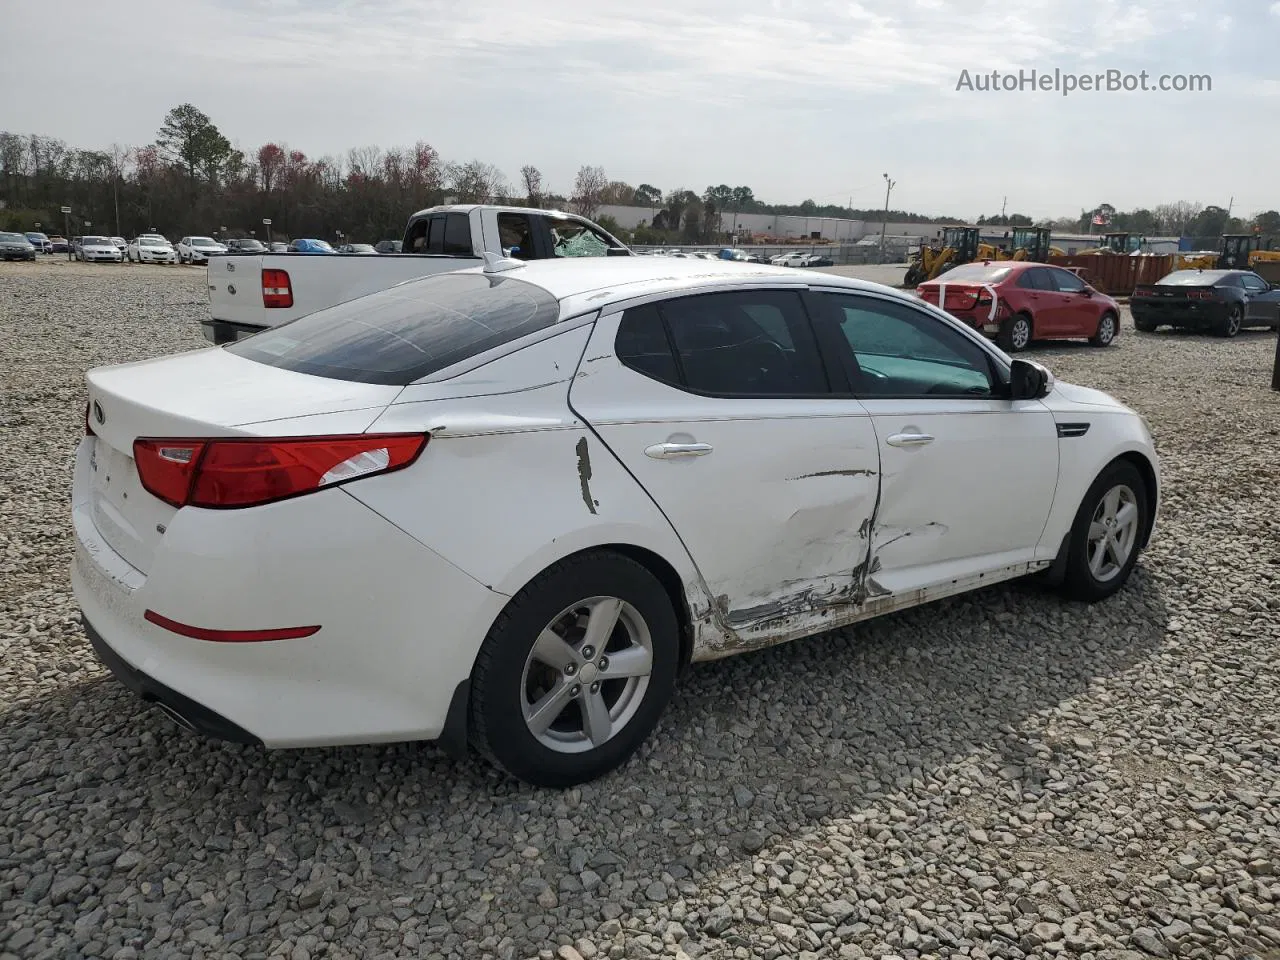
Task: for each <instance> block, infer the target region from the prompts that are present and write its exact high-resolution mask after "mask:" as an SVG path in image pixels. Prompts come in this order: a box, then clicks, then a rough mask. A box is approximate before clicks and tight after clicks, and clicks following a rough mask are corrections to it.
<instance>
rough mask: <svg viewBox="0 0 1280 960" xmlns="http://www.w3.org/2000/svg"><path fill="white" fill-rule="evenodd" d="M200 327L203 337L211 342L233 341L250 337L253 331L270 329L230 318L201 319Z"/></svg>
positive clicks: (258, 331)
mask: <svg viewBox="0 0 1280 960" xmlns="http://www.w3.org/2000/svg"><path fill="white" fill-rule="evenodd" d="M200 329H201V330H202V331H203V333H204V338H205V339H206V340H208V341H209V342H210V343H213V344H223V343H233V342H235V341H236V340H243V339H244V338H245V337H252V336H253V335H254V334H255V333H261V332H262V331H263V330H270V329H271V328H270V327H259V326H257V325H255V324H252V323H236V322H234V321H232V320H201V321H200Z"/></svg>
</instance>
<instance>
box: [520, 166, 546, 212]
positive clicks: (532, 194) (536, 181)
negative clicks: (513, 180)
mask: <svg viewBox="0 0 1280 960" xmlns="http://www.w3.org/2000/svg"><path fill="white" fill-rule="evenodd" d="M520 182H521V183H523V184H524V195H525V200H526V202H527V203H528V204H529V206H531V207H540V206H542V196H543V194H542V171H541V170H539V169H538V168H537V167H535V166H534V165H533V164H531V163H530V164H525V165H524V166H523V167H521V168H520Z"/></svg>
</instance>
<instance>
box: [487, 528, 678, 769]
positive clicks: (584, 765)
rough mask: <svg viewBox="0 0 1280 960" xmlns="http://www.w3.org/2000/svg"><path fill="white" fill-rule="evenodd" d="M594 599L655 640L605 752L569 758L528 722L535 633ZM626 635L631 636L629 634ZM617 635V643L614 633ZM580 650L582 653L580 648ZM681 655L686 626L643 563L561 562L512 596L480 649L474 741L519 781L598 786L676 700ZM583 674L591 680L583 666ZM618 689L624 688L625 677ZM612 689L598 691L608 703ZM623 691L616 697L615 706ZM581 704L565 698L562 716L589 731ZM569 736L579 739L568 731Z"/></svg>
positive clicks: (596, 557) (586, 557) (595, 555)
mask: <svg viewBox="0 0 1280 960" xmlns="http://www.w3.org/2000/svg"><path fill="white" fill-rule="evenodd" d="M594 597H613V598H617V599H618V600H621V601H623V602H624V603H625V604H627V605H629V606H630V608H631V610H632V612H634V613H636V614H638V616H639V617H640V618H641V620H642V622H643V624H644V626H645V627H647V632H648V637H649V640H650V643H651V652H652V656H651V672H650V674H649V678H648V684H647V686H646V687H644V688H643V689H642V690H640V691H639V692H638V693H636V694H634V695H635V696H638V697H639V701H638V706H636V707H635V708H634V712H633V713H632V715H631V716H630V718H629V719H628V720H627V721H626V722H625V724H624V725H623V726H622V728H621V729H619V730H616V731H613V732H612V733H611V735H610V736H609V738H608V739H607V740H605V741H604V742H603V743H602V744H600V745H599V746H595V747H588V748H587V749H584V750H581V751H580V752H563V751H561V750H557V749H554V748H553V747H551V746H548V745H546V744H545V743H543V742H542V741H541V740H539V739H538V738H537V737H535V735H534V733H533V732H532V731H531V730H530V728H529V726H528V724H527V723H526V721H525V715H524V709H525V706H524V705H525V702H526V695H527V693H528V689H527V686H526V684H527V683H528V680H529V678H528V677H527V676H526V669H527V665H528V664H530V663H531V659H530V658H531V654H532V651H533V648H534V643H535V641H536V640H537V638H538V636H539V635H540V634H541V633H542V632H543V631H544V630H547V629H548V628H549V627H550V626H551V625H553V624H555V623H558V622H560V617H559V615H560V614H561V612H562V611H566V610H568V609H570V608H572V607H574V606H576V605H578V604H580V603H584V602H585V601H587V600H588V599H589V598H594ZM621 633H622V634H623V635H625V634H626V630H625V629H623V630H621ZM611 636H613V637H615V638H617V637H618V632H617V631H615V633H614V634H611ZM571 645H572V644H571ZM575 649H576V650H577V651H578V652H579V653H581V651H582V649H583V645H582V643H581V642H579V643H578V644H577V646H576V648H575ZM608 649H609V650H612V649H613V647H612V645H610V647H609V648H608ZM597 654H599V652H598V651H597ZM679 659H680V627H679V622H678V621H677V619H676V614H675V611H674V610H673V609H672V604H671V598H670V597H669V596H668V594H667V591H666V590H665V589H664V588H663V586H662V584H661V583H660V582H659V581H658V579H657V578H656V577H655V576H654V575H653V574H652V573H650V572H649V571H648V570H647V569H645V567H643V566H641V565H640V564H639V563H637V562H636V561H634V560H631V559H630V558H628V557H624V556H621V555H619V554H616V553H612V552H608V551H592V552H589V553H583V554H578V555H576V556H573V557H569V558H567V559H565V560H561V561H560V562H559V563H556V564H554V565H552V566H551V567H549V568H548V569H547V570H545V571H543V572H542V573H541V574H539V575H538V576H537V577H536V578H535V579H534V580H533V581H532V582H531V583H529V585H528V586H526V587H525V588H524V589H523V590H521V591H520V592H519V593H517V594H516V595H515V596H514V597H512V598H511V601H510V602H509V603H508V604H507V606H506V608H505V609H504V610H503V611H502V613H501V614H500V615H499V616H498V619H497V620H496V621H495V622H494V624H493V627H492V628H491V629H490V631H489V634H488V636H486V637H485V640H484V643H483V644H482V645H481V647H480V653H479V654H478V655H477V657H476V663H475V668H474V669H473V671H472V674H471V696H470V723H469V739H470V742H471V745H472V746H473V747H475V748H476V750H477V751H479V752H480V753H481V754H482V755H484V756H485V757H486V758H488V759H489V760H490V761H491V762H493V763H494V764H496V765H497V766H498V767H500V768H502V769H503V770H505V771H507V773H509V774H511V775H512V776H513V777H516V778H518V779H520V780H523V781H525V782H526V783H530V784H533V785H534V786H539V787H553V788H564V787H571V786H574V785H575V784H579V783H585V782H587V781H589V780H594V779H596V778H597V777H600V776H603V775H604V774H606V773H608V772H609V771H610V770H613V769H615V768H616V767H618V766H621V765H622V764H623V763H625V762H626V761H627V759H628V758H629V757H630V756H631V755H632V753H634V752H635V750H636V748H638V747H639V746H640V744H641V743H642V742H643V741H644V740H645V738H646V737H648V736H649V734H650V733H651V732H652V730H653V728H654V727H655V726H656V725H657V723H658V719H659V717H660V716H661V715H662V711H663V710H664V709H665V708H666V705H667V702H668V701H669V700H670V699H671V693H672V690H673V689H674V687H675V678H676V672H677V669H678V666H679ZM537 669H543V670H546V669H548V668H543V667H540V666H539V667H537ZM579 669H580V671H581V673H580V675H582V676H585V668H579ZM552 674H554V675H555V682H557V683H559V682H561V677H560V676H559V674H556V673H555V671H552ZM569 682H572V681H569ZM612 683H615V684H617V683H623V684H624V685H625V683H626V681H612ZM597 686H598V685H597ZM609 692H610V691H607V690H606V691H603V694H602V695H605V696H606V699H607V695H608V694H609ZM624 695H625V693H624V694H619V695H618V697H617V699H616V700H615V701H614V707H615V708H616V707H617V705H618V704H621V703H622V697H623V696H624ZM581 702H582V701H577V702H575V701H568V702H567V703H566V706H565V707H562V708H560V710H561V711H562V712H558V713H557V714H556V716H557V717H558V718H559V719H560V720H565V721H566V722H567V724H568V726H569V727H572V725H573V723H572V721H573V720H574V719H575V718H577V720H578V723H579V725H580V726H581V727H582V730H583V731H585V730H586V724H585V723H584V722H583V720H584V719H585V714H584V713H583V712H582V710H581V707H580V706H579V705H578V704H579V703H581ZM557 722H559V721H557ZM565 735H567V736H573V735H578V734H576V733H574V732H573V731H572V730H570V731H568V732H567V733H566V734H565Z"/></svg>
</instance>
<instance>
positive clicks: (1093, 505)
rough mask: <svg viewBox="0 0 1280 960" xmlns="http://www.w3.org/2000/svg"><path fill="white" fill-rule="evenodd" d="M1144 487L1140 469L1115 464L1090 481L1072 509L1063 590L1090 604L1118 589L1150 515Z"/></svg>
mask: <svg viewBox="0 0 1280 960" xmlns="http://www.w3.org/2000/svg"><path fill="white" fill-rule="evenodd" d="M1149 510H1150V505H1149V504H1148V502H1147V487H1146V484H1145V483H1144V482H1143V479H1142V474H1140V473H1139V472H1138V468H1137V467H1135V466H1134V465H1133V464H1132V463H1129V462H1128V461H1127V460H1117V461H1116V462H1114V463H1112V464H1111V465H1110V466H1108V467H1107V468H1106V469H1105V470H1103V471H1102V473H1101V474H1099V475H1098V479H1096V480H1095V481H1094V482H1093V485H1092V486H1091V487H1090V488H1089V492H1088V493H1086V494H1085V497H1084V502H1083V503H1081V504H1080V509H1079V510H1078V511H1076V518H1075V522H1074V523H1073V524H1072V527H1071V534H1070V540H1069V543H1068V552H1067V569H1066V577H1065V578H1064V581H1063V588H1064V590H1065V592H1066V593H1067V595H1068V596H1071V597H1073V598H1075V599H1077V600H1085V601H1088V602H1090V603H1092V602H1094V601H1097V600H1103V599H1105V598H1107V597H1109V596H1111V595H1112V594H1113V593H1115V592H1116V591H1117V590H1119V589H1120V588H1121V587H1123V586H1124V584H1125V582H1126V581H1127V580H1128V579H1129V574H1130V573H1132V572H1133V567H1134V564H1136V563H1137V562H1138V553H1139V551H1140V550H1141V546H1142V537H1143V534H1144V533H1145V531H1146V529H1147V526H1148V521H1147V518H1148V516H1149V513H1148V511H1149Z"/></svg>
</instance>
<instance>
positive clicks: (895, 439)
mask: <svg viewBox="0 0 1280 960" xmlns="http://www.w3.org/2000/svg"><path fill="white" fill-rule="evenodd" d="M885 442H886V443H887V444H889V446H891V447H921V446H924V445H925V444H926V443H933V437H931V436H929V434H927V433H895V434H894V435H893V436H891V437H890V438H889V439H888V440H886V441H885Z"/></svg>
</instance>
